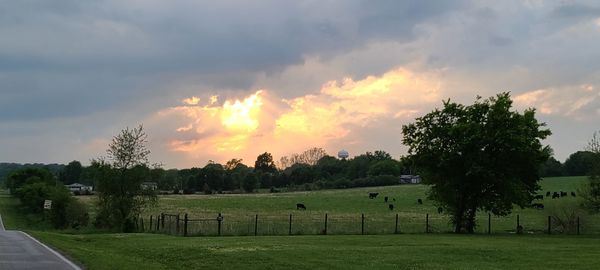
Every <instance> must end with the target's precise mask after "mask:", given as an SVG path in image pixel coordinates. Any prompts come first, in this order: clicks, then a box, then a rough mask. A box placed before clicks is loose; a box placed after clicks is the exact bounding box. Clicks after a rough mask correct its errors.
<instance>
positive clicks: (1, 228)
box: [0, 215, 6, 231]
mask: <svg viewBox="0 0 600 270" xmlns="http://www.w3.org/2000/svg"><path fill="white" fill-rule="evenodd" d="M0 231H6V229H4V223H3V222H2V215H0Z"/></svg>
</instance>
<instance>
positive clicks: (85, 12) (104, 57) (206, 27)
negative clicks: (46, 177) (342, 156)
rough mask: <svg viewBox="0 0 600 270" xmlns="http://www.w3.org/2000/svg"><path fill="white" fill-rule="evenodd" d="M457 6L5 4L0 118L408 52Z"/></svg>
mask: <svg viewBox="0 0 600 270" xmlns="http://www.w3.org/2000/svg"><path fill="white" fill-rule="evenodd" d="M451 3H452V4H451ZM457 6H458V5H457V2H454V1H441V2H435V3H432V2H425V1H414V2H412V3H411V2H405V1H343V2H333V1H331V2H324V1H251V2H250V1H141V2H136V1H70V0H69V1H64V0H63V1H4V2H2V4H0V15H1V16H0V36H2V37H3V38H2V40H3V42H1V43H0V84H1V85H2V86H0V87H1V88H2V91H1V93H2V94H1V95H2V101H1V103H2V104H1V105H3V106H2V109H0V114H1V115H2V116H1V117H0V119H3V120H8V119H20V120H25V119H30V118H32V119H39V118H49V117H61V116H69V115H79V114H87V113H91V112H93V111H95V110H103V109H112V108H115V107H118V105H119V104H120V103H121V102H123V101H124V100H127V99H140V98H145V97H147V96H148V95H150V96H152V95H165V94H167V93H168V91H169V90H168V89H163V90H154V92H152V91H149V90H147V89H143V88H141V87H140V84H142V85H143V83H140V82H139V81H136V80H140V79H139V78H143V77H145V78H146V80H147V84H154V83H156V84H158V85H157V87H156V88H160V84H161V83H165V81H164V80H160V79H157V78H158V77H161V76H163V75H164V73H168V74H177V73H181V74H195V75H196V76H202V75H205V76H207V78H210V76H211V75H213V74H220V73H234V72H262V71H266V72H272V71H277V70H281V69H282V68H284V67H285V66H287V65H290V64H295V63H300V62H301V61H303V58H304V57H305V56H306V55H317V56H320V57H329V56H331V55H336V54H339V53H342V52H345V51H348V50H351V49H352V48H356V47H360V46H364V45H365V44H367V43H368V42H369V41H372V40H378V39H385V40H399V41H407V40H410V39H412V38H414V33H413V31H412V30H413V28H414V27H415V25H416V24H419V23H421V22H423V21H425V20H428V19H431V18H433V17H435V16H439V15H440V14H443V13H444V12H447V11H448V10H450V9H453V8H456V7H457ZM40 74H41V75H40ZM111 74H112V75H111ZM142 80H144V79H142ZM208 84H212V87H217V88H242V89H243V88H247V87H249V86H250V85H251V84H252V81H251V80H236V79H231V80H227V79H222V78H216V79H214V80H212V81H209V82H208ZM49 107H52V108H49Z"/></svg>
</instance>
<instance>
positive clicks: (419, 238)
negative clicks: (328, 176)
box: [32, 231, 600, 270]
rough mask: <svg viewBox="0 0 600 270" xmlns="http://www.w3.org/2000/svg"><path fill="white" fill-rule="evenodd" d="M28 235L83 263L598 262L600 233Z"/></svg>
mask: <svg viewBox="0 0 600 270" xmlns="http://www.w3.org/2000/svg"><path fill="white" fill-rule="evenodd" d="M32 234H33V235H34V236H35V237H36V238H38V239H41V240H42V241H44V242H45V243H48V244H50V245H52V246H54V247H56V248H59V249H60V250H63V251H65V252H66V253H67V254H68V255H69V256H72V257H74V258H77V259H78V260H79V261H80V262H82V263H83V264H84V265H85V267H86V268H87V269H90V270H101V269H147V270H150V269H597V264H598V262H600V259H599V257H598V256H597V254H599V253H600V245H598V244H597V243H598V240H600V238H598V237H596V236H594V237H577V236H547V235H542V236H539V235H504V236H498V235H495V236H485V235H449V234H444V235H431V234H427V235H426V234H420V235H411V234H404V235H387V236H383V235H380V236H348V235H336V236H329V235H328V236H264V237H191V238H182V237H175V236H167V235H157V234H101V235H99V234H92V235H68V234H59V233H53V232H39V231H36V232H32Z"/></svg>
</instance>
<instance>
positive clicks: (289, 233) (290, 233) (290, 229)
mask: <svg viewBox="0 0 600 270" xmlns="http://www.w3.org/2000/svg"><path fill="white" fill-rule="evenodd" d="M288 235H292V214H290V228H289V231H288Z"/></svg>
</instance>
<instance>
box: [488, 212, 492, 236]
mask: <svg viewBox="0 0 600 270" xmlns="http://www.w3.org/2000/svg"><path fill="white" fill-rule="evenodd" d="M488 234H492V213H488Z"/></svg>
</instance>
